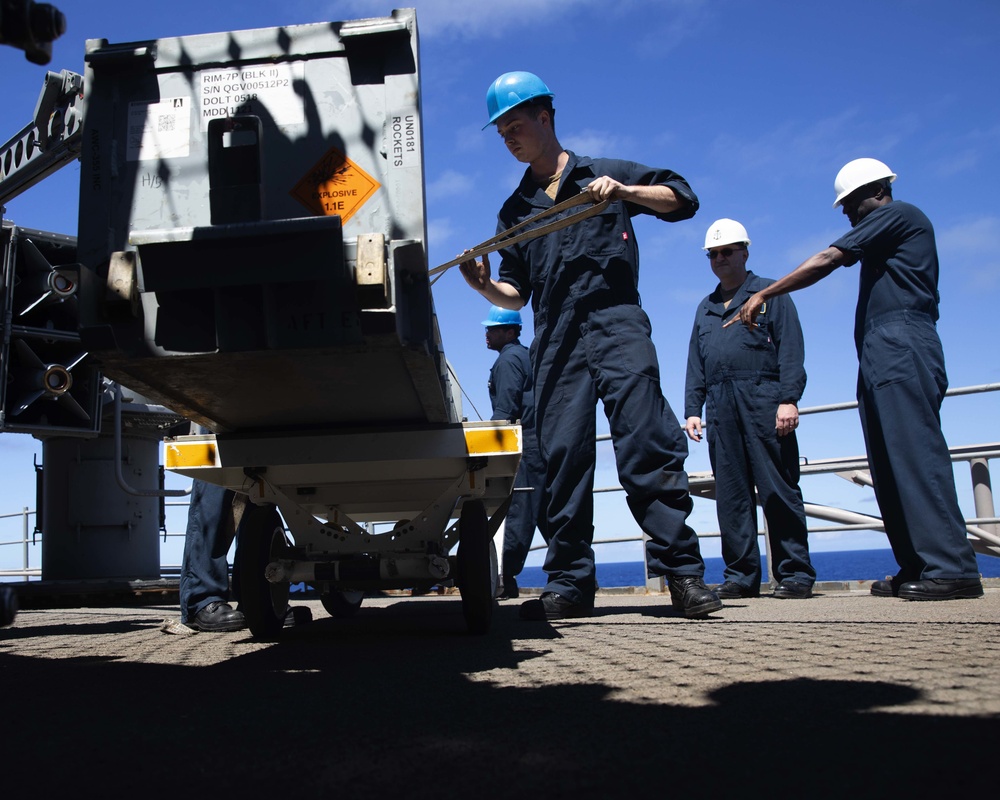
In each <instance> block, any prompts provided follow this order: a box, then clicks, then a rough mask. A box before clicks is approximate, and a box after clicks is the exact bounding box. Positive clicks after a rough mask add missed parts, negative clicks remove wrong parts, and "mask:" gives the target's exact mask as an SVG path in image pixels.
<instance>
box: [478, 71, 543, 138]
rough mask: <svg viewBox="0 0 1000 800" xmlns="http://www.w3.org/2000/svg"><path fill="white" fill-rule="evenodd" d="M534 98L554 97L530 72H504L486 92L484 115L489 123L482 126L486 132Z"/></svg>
mask: <svg viewBox="0 0 1000 800" xmlns="http://www.w3.org/2000/svg"><path fill="white" fill-rule="evenodd" d="M536 97H555V95H554V94H553V93H552V92H551V91H549V87H548V86H546V85H545V84H544V83H543V82H542V79H541V78H539V77H538V76H537V75H535V74H533V73H531V72H505V73H504V74H503V75H501V76H500V77H499V78H497V79H496V80H495V81H493V83H491V84H490V88H489V89H487V90H486V113H487V114H489V115H490V121H489V122H487V123H486V124H485V125H483V130H486V129H487V128H488V127H489V126H490V125H492V124H493V123H494V122H496V121H497V120H498V119H500V117H502V116H503V115H504V114H506V113H507V112H508V111H510V110H511V109H512V108H514V107H515V106H519V105H521V104H522V103H527V102H528V101H529V100H534V99H535V98H536Z"/></svg>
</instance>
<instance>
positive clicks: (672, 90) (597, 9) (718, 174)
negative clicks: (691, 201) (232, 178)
mask: <svg viewBox="0 0 1000 800" xmlns="http://www.w3.org/2000/svg"><path fill="white" fill-rule="evenodd" d="M56 5H57V6H58V7H59V8H61V9H62V10H63V12H64V13H65V14H66V16H67V18H68V22H69V25H68V30H67V33H66V35H65V36H63V37H62V39H60V40H59V41H57V42H56V43H55V45H54V48H53V49H54V56H53V60H52V63H51V64H50V65H49V66H48V69H52V70H55V71H58V70H61V69H70V70H73V71H76V72H81V73H82V71H83V52H84V41H85V40H86V39H88V38H106V39H108V40H109V41H111V42H128V41H137V40H142V39H150V38H165V37H172V36H179V35H188V34H197V33H211V32H218V31H228V30H235V29H246V28H260V27H271V26H279V25H291V24H298V23H308V22H318V21H324V20H330V19H353V18H359V17H365V16H383V15H387V14H388V13H390V11H391V9H392V6H391V5H390V4H386V3H382V2H369V1H367V0H355V1H350V0H348V1H346V2H335V3H334V2H330V3H315V2H309V3H306V2H297V1H296V0H292V1H291V2H285V3H281V4H274V3H264V2H259V1H258V0H249V1H248V2H241V3H228V2H216V3H194V2H190V0H176V1H175V2H171V3H161V4H146V5H144V6H143V7H142V9H141V10H139V8H138V6H136V5H135V4H134V3H124V2H121V0H107V1H106V2H102V3H97V4H95V3H83V2H81V1H80V0H64V2H57V3H56ZM412 5H415V7H416V8H417V19H418V26H419V31H420V45H421V70H422V103H423V109H422V111H423V135H424V142H423V144H424V172H425V178H426V196H427V221H428V250H429V260H430V262H431V264H430V265H431V266H434V265H436V264H439V263H442V262H444V261H447V260H449V259H451V258H452V257H453V256H454V255H455V254H457V253H459V252H461V251H462V250H463V249H464V248H466V247H471V246H472V245H474V244H476V243H478V242H480V241H482V240H484V239H486V238H488V237H489V236H491V235H492V234H493V231H494V225H495V218H496V211H497V209H498V208H499V206H500V204H501V202H502V201H503V199H504V198H505V197H506V196H507V195H508V194H509V193H510V191H511V190H512V188H513V187H514V185H515V184H516V183H517V181H518V180H519V178H520V175H521V173H522V171H523V167H522V166H521V165H519V164H518V163H517V162H515V161H514V160H513V159H512V158H511V157H510V155H509V154H508V153H507V151H506V149H505V148H504V147H503V146H502V144H501V142H500V141H499V139H498V137H497V136H496V133H495V132H494V130H493V129H492V128H490V129H488V130H486V131H481V130H480V129H481V127H482V125H483V124H484V123H485V121H486V114H485V91H486V87H487V86H488V85H489V83H490V82H491V81H492V80H493V79H494V78H495V77H496V76H497V75H499V74H500V73H502V72H506V71H509V70H515V69H523V70H529V71H532V72H535V73H537V74H538V75H539V76H541V77H542V78H543V80H545V82H546V83H547V84H548V85H549V87H550V88H551V89H552V91H553V92H554V93H555V106H556V109H557V112H558V113H557V132H558V134H559V137H560V140H561V141H562V143H563V145H564V146H565V147H567V148H569V149H571V150H574V151H576V152H578V153H585V154H588V155H595V156H598V155H599V156H611V157H620V158H627V159H632V160H636V161H639V162H642V163H646V164H650V165H653V166H663V167H668V168H670V169H673V170H675V171H677V172H679V173H681V174H682V175H684V176H685V177H686V178H687V179H688V180H689V181H690V183H691V185H692V187H693V188H694V189H695V191H696V192H697V193H698V195H699V197H700V199H701V204H702V205H701V210H700V211H699V212H698V214H697V216H696V217H695V218H694V219H693V220H689V221H685V222H681V223H677V224H669V225H668V224H663V223H659V222H656V221H653V220H646V219H640V220H639V221H638V224H637V226H636V228H637V236H638V240H639V246H640V249H641V252H642V262H641V277H640V291H641V293H642V297H643V304H644V307H645V308H646V311H647V312H648V313H649V316H650V318H651V320H652V323H653V338H654V342H655V344H656V347H657V351H658V354H659V358H660V363H661V371H662V374H663V391H664V394H665V396H666V398H667V400H668V401H669V402H670V404H671V405H672V406H673V407H674V409H675V411H677V412H678V413H679V412H681V411H682V410H683V409H682V408H681V406H682V399H683V389H684V387H683V383H684V364H685V359H686V356H687V342H688V336H689V334H690V329H691V323H692V320H693V315H694V310H695V306H696V304H697V302H698V301H699V299H700V298H701V297H702V296H704V295H705V294H706V293H707V292H709V291H710V290H711V289H712V288H713V287H714V285H715V281H714V278H713V276H712V275H711V272H710V270H709V267H708V264H707V260H706V259H705V257H704V256H703V254H702V250H701V244H702V243H703V240H704V234H705V230H706V229H707V227H708V226H709V224H710V223H711V222H712V221H713V220H715V219H717V218H719V217H732V218H735V219H738V220H740V221H741V222H743V223H744V225H745V226H746V227H747V229H748V231H749V234H750V237H751V238H752V240H753V245H752V247H751V257H750V263H749V266H750V268H751V269H753V270H754V271H756V272H757V273H758V274H761V275H765V276H768V277H779V276H780V275H783V274H784V273H786V272H788V271H789V270H790V269H792V268H793V267H795V266H796V265H797V264H798V263H799V262H801V261H802V260H803V259H804V258H805V257H807V256H808V255H811V254H812V253H814V252H815V251H817V250H820V249H822V248H824V247H826V246H827V245H828V244H830V243H831V242H832V241H833V240H834V239H836V238H837V237H838V236H840V235H841V233H843V232H844V231H845V230H846V229H847V226H848V223H847V220H846V218H845V217H843V215H842V214H841V213H840V211H839V209H838V210H834V209H832V208H831V204H832V202H833V198H834V192H833V178H834V176H835V175H836V173H837V171H838V170H839V168H840V167H841V166H842V165H843V164H844V163H846V162H847V161H849V160H851V159H853V158H856V157H860V156H870V157H874V158H878V159H881V160H882V161H885V162H886V163H887V164H889V166H890V167H891V168H892V169H893V170H894V171H895V172H896V173H898V175H899V179H898V180H897V181H896V184H895V194H896V197H897V198H899V199H905V200H908V201H911V202H913V203H915V204H917V205H918V206H920V207H921V208H922V209H923V210H924V211H925V212H926V213H927V214H928V216H929V217H930V218H931V220H932V221H933V222H934V225H935V228H936V230H937V235H938V246H939V251H940V255H941V264H942V271H941V300H942V302H941V321H940V323H939V330H940V333H941V337H942V340H943V342H944V347H945V353H946V358H947V363H948V370H949V376H950V379H951V384H952V386H955V387H958V386H967V385H972V384H982V383H991V382H998V381H1000V355H998V350H1000V348H998V344H1000V335H998V326H997V322H996V319H995V316H994V315H993V314H991V313H989V310H988V308H989V306H984V305H983V300H987V299H991V298H992V297H995V296H996V293H997V291H998V289H1000V263H998V261H1000V259H998V257H997V255H996V253H997V249H996V243H997V242H998V241H1000V200H998V197H997V191H996V185H997V182H998V179H1000V102H998V101H997V97H998V95H997V88H996V76H997V75H1000V4H997V3H996V2H994V1H993V0H956V2H952V3H941V2H928V1H927V0H906V1H905V2H904V0H866V1H864V2H859V1H858V0H844V1H843V2H838V3H825V4H812V3H801V4H792V3H788V2H769V1H768V0H757V2H749V1H748V2H741V0H619V1H618V2H615V3H607V2H605V1H604V0H548V1H547V2H546V0H510V1H509V2H507V3H503V4H486V3H474V2H468V0H431V1H430V2H417V3H414V4H412ZM0 64H2V68H3V87H4V88H3V95H4V102H3V111H2V113H0V121H2V125H0V137H3V138H4V139H6V138H7V137H8V136H11V135H13V134H14V133H15V132H16V131H18V130H19V129H20V128H21V127H22V126H23V125H24V124H26V123H27V122H28V120H29V118H30V116H31V113H32V111H33V109H34V105H35V102H36V100H37V97H38V92H39V89H40V88H41V82H42V77H43V74H44V72H43V68H40V67H37V66H35V65H32V64H29V63H28V62H26V61H25V60H24V59H23V57H22V56H21V54H20V53H18V52H17V51H15V50H13V49H10V48H2V49H0ZM78 180H79V167H78V165H76V164H74V165H71V166H69V167H66V168H64V169H63V170H62V171H61V172H60V173H58V174H57V175H55V176H53V177H52V178H50V179H48V180H47V181H45V182H44V183H43V184H41V185H39V186H37V187H35V188H33V189H32V190H29V191H28V192H27V193H25V194H23V195H21V196H20V197H18V198H15V199H14V200H13V201H12V202H10V203H9V204H8V209H7V214H6V217H7V218H8V219H11V220H13V221H14V222H15V223H17V224H19V225H23V226H25V227H32V228H40V229H42V230H48V231H53V232H58V233H75V231H76V212H77V203H76V191H77V188H76V185H77V182H78ZM856 292H857V270H856V269H842V270H839V271H838V272H836V273H835V274H834V275H832V276H831V277H829V278H828V279H826V280H825V281H823V282H822V283H821V284H819V285H818V286H815V287H812V288H810V289H807V290H805V291H803V292H799V293H797V294H796V295H794V300H795V302H796V305H797V306H798V309H799V314H800V316H801V318H802V322H803V329H804V333H805V339H806V369H807V372H808V375H809V382H808V386H807V388H806V393H805V396H804V398H803V401H802V406H803V407H806V406H814V405H823V404H827V403H834V402H840V401H847V400H852V399H853V396H854V384H855V376H856V369H857V362H856V356H855V353H854V347H853V341H852V325H853V314H854V304H855V298H856ZM434 296H435V303H436V307H437V311H438V315H439V319H440V326H441V331H442V336H443V338H444V345H445V351H446V353H447V354H448V357H449V359H450V360H451V362H452V363H453V365H454V367H455V369H456V372H457V374H458V376H459V379H460V380H461V382H462V384H463V387H464V388H465V390H466V392H467V393H468V395H469V399H468V400H466V405H465V412H466V415H467V416H469V417H470V418H475V417H476V412H475V411H474V409H473V406H474V407H475V408H476V409H478V411H479V412H480V413H481V414H482V415H483V416H486V417H488V416H489V400H488V397H487V392H486V375H487V372H488V368H489V365H490V363H491V361H492V354H490V353H489V352H488V351H487V350H486V348H485V344H484V343H483V339H482V328H481V325H480V321H481V320H482V319H483V318H484V315H485V313H486V310H487V307H486V304H485V302H483V301H482V300H481V299H480V298H479V297H478V295H475V294H474V293H473V292H472V291H471V290H470V289H468V288H467V287H466V285H465V283H464V281H463V280H462V279H461V277H460V275H459V274H458V272H457V270H453V271H451V272H449V273H447V274H446V275H445V276H444V277H443V278H441V280H439V281H438V282H437V283H436V284H435V286H434ZM529 333H530V329H529ZM998 400H1000V396H998V395H997V394H995V393H994V394H990V395H982V396H975V397H968V398H956V399H952V400H949V401H946V403H945V409H944V428H945V433H946V435H947V437H948V439H949V442H950V443H951V444H953V445H958V444H971V443H975V442H995V441H998V440H1000V423H998V415H997V413H996V410H997V407H998ZM598 419H599V427H601V426H602V425H603V417H602V416H601V415H599V418H598ZM799 439H800V449H801V452H802V455H803V456H805V457H807V458H811V459H817V458H829V457H833V456H851V455H859V454H861V453H863V452H864V444H863V441H862V438H861V433H860V428H859V426H858V422H857V415H856V413H855V412H851V411H848V412H837V413H835V414H831V415H825V416H824V417H823V418H817V417H808V418H806V419H804V421H803V424H802V427H801V428H800V433H799ZM38 451H39V445H38V443H37V442H36V441H35V440H33V439H31V438H30V437H27V436H24V435H20V434H7V435H0V474H2V476H3V485H4V491H3V495H2V496H3V502H2V503H0V513H4V512H7V511H14V510H17V509H20V507H21V506H22V505H29V506H33V505H34V490H33V485H34V484H33V481H34V475H33V470H32V467H31V463H32V458H33V457H34V454H35V453H37V452H38ZM601 454H602V458H601V461H600V468H599V472H598V477H597V484H598V485H599V486H607V485H611V484H614V483H616V482H617V476H616V474H615V470H614V465H613V461H612V459H611V458H610V457H607V456H609V455H610V448H609V447H608V446H602V449H601ZM688 469H689V470H692V471H700V470H707V469H708V454H707V449H706V446H705V445H692V452H691V457H690V459H689V461H688ZM957 477H958V485H959V490H960V495H961V497H962V504H963V508H964V510H965V511H966V513H967V514H968V515H970V516H972V511H973V510H972V500H971V490H970V481H969V474H968V469H967V467H965V466H964V465H960V466H959V467H958V471H957ZM803 489H804V491H805V493H806V497H807V500H809V501H813V502H827V503H835V504H841V505H844V506H846V507H848V508H852V509H854V510H859V511H865V512H871V513H875V510H876V509H875V504H874V499H873V497H872V495H871V493H870V492H868V491H865V490H861V489H859V488H857V487H854V486H851V485H850V484H847V483H846V482H844V481H841V480H840V479H837V478H817V479H810V480H809V481H807V482H805V483H804V484H803ZM598 504H599V511H598V517H597V524H598V535H599V536H601V535H604V536H617V535H623V534H628V533H630V532H632V531H634V530H635V528H634V525H633V523H632V522H631V519H630V517H629V515H628V512H627V510H626V508H625V504H624V502H623V501H622V500H621V498H620V496H602V498H601V499H600V500H599V501H598ZM692 521H693V523H694V526H695V528H696V529H698V530H706V531H707V530H712V531H714V530H716V529H717V523H716V521H715V516H714V507H713V506H712V505H711V504H701V503H699V504H697V507H696V511H695V514H694V515H693V517H692ZM182 525H183V518H182V519H181V520H180V521H179V523H177V524H174V525H173V526H172V529H174V530H176V529H178V528H179V527H181V526H182ZM4 530H6V528H0V540H5V539H6V538H7V537H6V536H5V535H4V534H3V533H2V531H4ZM812 541H813V546H814V548H815V549H841V548H847V549H850V548H853V547H856V546H884V537H882V536H881V535H875V534H873V535H865V536H862V537H859V538H858V537H853V538H851V539H849V540H848V539H846V537H843V536H828V535H821V534H820V535H815V536H814V537H813V539H812ZM2 549H3V550H9V549H10V548H2ZM704 549H705V552H706V554H707V555H715V554H717V544H716V543H715V542H714V541H710V540H709V541H706V543H705V546H704ZM178 552H179V550H178ZM600 554H604V555H601V557H603V558H607V559H608V560H621V559H632V558H638V557H639V554H638V549H637V548H636V547H635V546H631V548H608V549H607V550H602V551H600V553H599V555H600ZM178 558H179V556H178ZM6 559H7V556H5V555H3V554H2V553H0V566H3V564H4V563H5V560H6ZM165 560H168V561H169V560H171V559H170V558H169V557H167V558H166V559H165ZM533 560H537V557H535V558H534V559H533ZM529 563H531V562H529Z"/></svg>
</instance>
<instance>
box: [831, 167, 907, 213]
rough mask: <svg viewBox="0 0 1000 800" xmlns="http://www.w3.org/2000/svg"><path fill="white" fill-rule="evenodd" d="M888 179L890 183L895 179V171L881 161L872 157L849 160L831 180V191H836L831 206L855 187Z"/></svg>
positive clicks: (837, 204)
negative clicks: (835, 196) (835, 197)
mask: <svg viewBox="0 0 1000 800" xmlns="http://www.w3.org/2000/svg"><path fill="white" fill-rule="evenodd" d="M886 178H888V179H889V182H890V183H892V182H893V181H894V180H896V173H895V172H893V171H892V170H891V169H889V168H888V167H887V166H886V165H885V164H883V163H882V162H881V161H878V160H877V159H874V158H856V159H854V160H853V161H849V162H847V163H846V164H844V166H843V167H841V168H840V172H838V173H837V177H836V178H834V180H833V191H835V192H836V193H837V199H836V200H834V201H833V207H834V208H836V207H837V206H839V205H840V204H841V202H842V201H843V199H844V198H845V197H847V195H849V194H850V193H851V192H853V191H854V190H855V189H860V188H861V187H862V186H867V185H868V184H869V183H875V181H881V180H885V179H886Z"/></svg>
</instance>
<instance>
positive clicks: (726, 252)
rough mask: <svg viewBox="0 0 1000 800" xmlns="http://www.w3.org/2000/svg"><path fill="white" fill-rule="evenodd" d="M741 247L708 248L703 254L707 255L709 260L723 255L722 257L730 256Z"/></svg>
mask: <svg viewBox="0 0 1000 800" xmlns="http://www.w3.org/2000/svg"><path fill="white" fill-rule="evenodd" d="M742 249H743V248H742V247H737V248H732V247H723V248H722V249H721V250H709V251H708V252H707V253H705V255H706V256H708V260H709V261H714V260H715V259H716V258H718V257H719V256H723V257H724V258H729V256H731V255H732V254H733V253H735V252H736V251H737V250H742Z"/></svg>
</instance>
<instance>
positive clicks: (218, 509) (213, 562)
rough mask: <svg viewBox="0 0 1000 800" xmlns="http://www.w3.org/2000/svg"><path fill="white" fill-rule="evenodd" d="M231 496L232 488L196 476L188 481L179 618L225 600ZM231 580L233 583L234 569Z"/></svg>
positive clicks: (187, 617)
mask: <svg viewBox="0 0 1000 800" xmlns="http://www.w3.org/2000/svg"><path fill="white" fill-rule="evenodd" d="M234 497H235V493H234V492H232V491H230V490H229V489H224V488H222V487H221V486H216V485H214V484H211V483H205V482H204V481H199V480H196V481H194V482H193V484H192V489H191V505H190V507H189V509H188V519H187V530H186V531H185V534H184V555H183V557H182V560H181V577H180V587H179V588H180V598H179V600H180V606H181V622H184V623H188V622H192V621H193V620H194V617H195V615H196V614H197V613H198V612H199V611H201V610H202V609H203V608H204V607H205V606H207V605H208V604H209V603H211V602H214V601H216V600H219V601H222V602H228V600H229V561H228V559H227V554H228V552H229V547H230V545H231V544H232V543H233V536H234V530H233V524H232V507H233V498H234ZM233 582H234V584H235V583H237V576H236V574H235V573H234V575H233Z"/></svg>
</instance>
